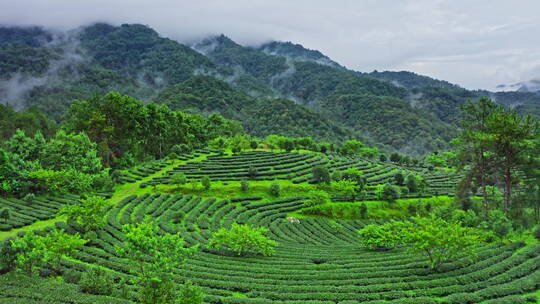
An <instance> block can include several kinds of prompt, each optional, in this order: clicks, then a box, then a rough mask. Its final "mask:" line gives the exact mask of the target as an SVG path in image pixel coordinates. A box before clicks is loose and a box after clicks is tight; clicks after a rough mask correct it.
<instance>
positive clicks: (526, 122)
mask: <svg viewBox="0 0 540 304" xmlns="http://www.w3.org/2000/svg"><path fill="white" fill-rule="evenodd" d="M454 144H455V145H456V151H455V157H456V159H455V161H456V163H457V164H458V167H459V168H460V169H462V171H463V172H464V174H465V176H464V178H463V180H462V181H461V183H460V185H459V189H458V200H459V202H460V204H461V205H462V208H463V209H465V210H467V209H469V208H471V199H470V197H471V196H472V195H479V196H480V197H481V198H482V209H483V217H484V218H487V217H488V216H489V214H490V211H492V210H497V209H498V210H502V211H504V213H505V214H506V215H507V216H508V217H512V218H514V219H516V220H520V222H521V223H522V224H525V225H527V224H530V223H527V221H528V219H530V218H531V215H530V214H528V213H529V212H530V211H531V210H532V211H533V212H534V213H535V215H536V218H537V219H540V170H539V168H540V124H539V122H538V121H537V120H535V119H533V118H531V117H530V116H521V115H519V114H518V113H517V112H515V111H513V110H509V109H507V108H505V107H503V106H501V105H498V104H495V103H494V102H492V101H491V100H490V99H488V98H481V99H480V100H478V101H477V102H471V103H468V104H467V105H466V106H464V107H463V120H462V131H461V133H460V136H459V137H458V138H457V139H456V140H454ZM501 190H502V200H499V199H498V198H500V197H501V195H500V194H499V193H500V192H499V191H501ZM518 222H519V221H518Z"/></svg>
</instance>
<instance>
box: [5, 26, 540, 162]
mask: <svg viewBox="0 0 540 304" xmlns="http://www.w3.org/2000/svg"><path fill="white" fill-rule="evenodd" d="M0 77H1V80H0V103H2V104H10V105H12V106H13V107H14V108H15V109H21V108H23V107H27V106H31V105H34V106H35V107H36V109H40V110H42V111H44V112H45V113H46V114H47V115H48V116H49V117H51V118H52V119H54V120H55V121H57V122H59V121H62V120H63V119H64V118H65V113H66V111H67V108H68V107H69V105H70V104H72V103H73V101H74V100H77V99H81V100H84V99H88V98H91V97H92V96H94V95H96V94H98V95H103V94H106V93H108V92H110V91H117V92H120V93H122V94H128V95H130V96H133V97H135V98H137V99H139V100H142V101H144V102H149V101H156V102H158V103H163V104H166V105H168V106H169V107H170V108H172V109H174V110H179V109H181V110H183V111H186V112H190V113H202V114H205V115H208V114H210V113H215V112H219V113H221V114H223V115H224V116H225V117H226V118H230V119H235V120H239V121H241V122H242V123H243V124H244V127H245V129H246V130H247V131H248V132H249V133H251V134H252V135H256V136H266V135H268V134H271V133H281V134H284V135H289V136H312V137H314V138H316V139H318V140H323V141H330V142H335V141H339V140H341V139H344V138H357V139H363V140H367V141H371V142H374V143H377V144H379V146H380V147H385V148H387V149H389V150H398V151H400V152H405V153H410V154H415V155H422V154H426V153H429V152H432V151H435V150H440V149H445V148H447V147H448V140H449V139H451V138H452V137H453V136H455V134H456V132H457V129H458V128H457V121H458V119H459V115H460V107H461V106H462V105H463V104H464V103H465V102H466V101H467V100H468V99H476V98H479V97H481V96H486V95H487V96H489V97H491V98H493V99H494V100H495V101H496V102H499V103H501V104H504V105H506V106H509V107H516V109H517V110H518V111H519V112H521V113H532V114H538V113H539V112H540V96H538V95H536V94H534V93H525V92H502V93H492V92H488V91H469V90H465V89H463V88H460V87H459V86H457V85H453V84H451V83H448V82H446V81H442V80H437V79H433V78H429V77H426V76H422V75H417V74H415V73H411V72H406V71H402V72H377V71H374V72H371V73H362V72H357V71H352V70H348V69H346V68H344V67H342V66H341V65H339V64H338V63H336V62H334V61H332V60H331V59H330V58H329V57H327V56H325V55H324V54H322V53H321V52H319V51H316V50H309V49H306V48H304V47H303V46H301V45H299V44H294V43H292V42H276V41H274V42H268V43H266V44H263V45H261V46H259V47H246V46H242V45H239V44H237V43H235V42H234V41H232V40H231V39H229V38H228V37H226V36H225V35H220V36H215V37H210V38H207V39H204V40H202V41H201V42H199V43H196V44H194V45H192V46H191V47H189V46H187V45H184V44H182V43H179V42H177V41H174V40H171V39H168V38H164V37H161V36H160V35H159V34H158V33H157V32H156V31H154V30H153V29H151V28H149V27H148V26H144V25H140V24H124V25H121V26H112V25H109V24H103V23H98V24H94V25H91V26H87V27H85V28H81V29H78V30H75V31H71V32H51V31H47V30H44V29H41V28H37V27H32V28H14V27H4V28H0ZM279 117H281V118H287V119H281V120H280V121H279V122H277V121H275V120H276V119H277V118H279Z"/></svg>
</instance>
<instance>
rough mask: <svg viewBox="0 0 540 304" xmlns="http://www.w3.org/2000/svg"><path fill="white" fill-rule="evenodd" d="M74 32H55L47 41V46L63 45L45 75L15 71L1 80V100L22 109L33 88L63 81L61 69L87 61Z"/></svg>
mask: <svg viewBox="0 0 540 304" xmlns="http://www.w3.org/2000/svg"><path fill="white" fill-rule="evenodd" d="M74 33H75V32H74V31H71V32H69V33H54V34H55V36H54V37H53V39H52V40H51V41H49V42H46V45H47V46H50V47H53V46H56V47H61V57H60V58H59V59H57V60H52V61H51V62H50V63H49V67H48V68H47V71H45V73H43V75H40V76H37V77H36V76H29V75H23V74H21V73H15V74H13V75H12V76H11V77H10V78H9V79H7V80H0V101H2V100H6V101H9V103H10V105H11V106H13V108H14V109H16V110H20V109H22V108H23V107H24V106H25V105H24V104H23V100H24V99H25V95H26V94H27V93H29V92H30V91H31V90H32V89H34V88H36V87H39V86H43V85H45V84H53V83H55V82H57V81H61V80H60V79H59V77H58V72H59V71H60V70H62V69H63V68H65V67H67V66H70V65H74V64H77V63H80V62H84V61H86V59H85V57H84V55H83V54H81V53H80V47H79V43H80V41H79V40H78V39H75V38H73V34H74ZM74 71H75V70H73V72H74ZM72 77H78V75H72Z"/></svg>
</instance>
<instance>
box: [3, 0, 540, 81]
mask: <svg viewBox="0 0 540 304" xmlns="http://www.w3.org/2000/svg"><path fill="white" fill-rule="evenodd" d="M539 15H540V1H539V0H513V1H508V0H504V1H503V0H350V1H348V0H332V1H322V0H264V1H262V0H200V1H197V0H190V1H186V0H165V1H158V0H156V1H152V0H129V1H128V0H122V1H120V0H107V1H105V0H91V1H90V0H46V1H45V0H1V2H0V23H4V24H16V25H42V26H46V27H53V28H58V29H71V28H75V27H78V26H80V25H85V24H89V23H92V22H96V21H106V22H110V23H113V24H121V23H143V24H147V25H149V26H151V27H152V28H154V29H156V30H157V31H158V32H159V33H160V34H161V35H162V36H166V37H169V38H172V39H176V40H179V41H181V42H188V41H193V40H196V39H200V38H202V37H204V36H208V35H211V34H218V33H224V34H225V35H227V36H229V37H231V38H232V39H233V40H235V41H237V42H239V43H240V44H244V45H255V44H260V43H263V42H266V41H269V40H282V41H292V42H295V43H300V44H302V45H304V46H305V47H307V48H310V49H317V50H320V51H321V52H323V53H324V54H326V55H328V56H329V57H330V58H332V59H333V60H335V61H337V62H339V63H340V64H342V65H345V66H346V67H348V68H350V69H354V70H358V71H363V72H369V71H372V70H374V69H376V70H379V71H382V70H409V71H413V72H416V73H419V74H424V75H428V76H432V77H435V78H439V79H444V80H448V81H450V82H453V83H457V84H459V85H461V86H463V87H466V88H469V89H476V88H482V89H494V88H495V86H496V85H498V84H512V83H516V82H519V81H526V80H530V79H533V78H540V17H539Z"/></svg>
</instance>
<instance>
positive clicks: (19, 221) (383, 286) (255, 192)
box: [0, 150, 540, 304]
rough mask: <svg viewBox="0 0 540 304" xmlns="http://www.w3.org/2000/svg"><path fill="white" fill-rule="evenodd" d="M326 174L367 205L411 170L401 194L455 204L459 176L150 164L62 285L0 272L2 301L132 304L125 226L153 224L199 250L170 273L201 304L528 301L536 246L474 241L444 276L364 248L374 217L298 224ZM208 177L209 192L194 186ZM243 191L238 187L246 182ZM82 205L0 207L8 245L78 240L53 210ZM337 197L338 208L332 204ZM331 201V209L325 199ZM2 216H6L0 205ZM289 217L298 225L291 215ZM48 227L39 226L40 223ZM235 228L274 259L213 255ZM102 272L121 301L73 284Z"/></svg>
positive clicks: (224, 163) (281, 160)
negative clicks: (418, 186)
mask: <svg viewBox="0 0 540 304" xmlns="http://www.w3.org/2000/svg"><path fill="white" fill-rule="evenodd" d="M319 165H324V166H326V167H328V168H329V169H330V170H332V171H336V170H342V171H343V170H346V169H348V168H351V167H354V168H357V169H358V170H360V171H361V172H362V173H363V175H364V177H366V182H367V183H366V188H365V189H366V195H365V197H364V200H365V203H366V204H367V205H368V206H370V200H375V199H377V195H378V194H377V191H378V190H379V189H380V186H381V185H384V184H387V183H391V182H392V180H393V178H394V175H396V174H397V173H398V172H400V173H402V174H404V175H408V174H416V175H419V176H421V177H423V179H424V180H425V182H426V185H427V186H426V188H425V189H424V190H423V192H422V193H409V194H407V195H406V196H405V199H407V198H411V199H412V198H418V197H424V198H425V200H426V201H429V199H430V197H432V196H435V195H439V196H440V195H445V196H452V195H454V191H455V188H456V181H457V180H458V178H459V177H458V176H457V175H456V174H455V173H453V171H444V170H429V169H428V168H421V167H400V166H398V165H395V164H393V163H390V162H376V161H372V160H368V159H360V158H347V157H342V156H333V155H326V154H321V153H290V152H270V151H259V150H257V151H250V152H243V153H239V154H235V155H230V154H223V155H220V154H218V153H216V152H214V151H211V150H200V151H197V152H196V153H193V154H186V155H181V156H179V157H178V159H174V160H163V161H153V162H150V163H147V164H145V165H142V166H138V167H136V168H132V169H130V170H126V171H124V172H122V173H121V174H120V176H119V179H120V184H119V185H117V186H116V188H115V192H114V193H108V194H101V195H103V196H105V197H109V201H110V202H112V204H111V205H110V206H109V207H108V208H107V210H106V215H105V219H106V225H105V227H104V228H103V229H100V230H99V231H98V232H97V237H96V238H95V239H94V240H91V241H90V242H88V243H87V244H86V245H84V247H82V249H81V250H80V251H78V252H76V253H74V254H73V256H72V257H71V258H69V259H63V260H62V262H61V272H62V273H63V274H64V279H63V281H65V282H55V281H51V280H48V279H38V278H29V277H26V276H20V275H15V274H7V275H2V276H0V282H1V284H0V303H130V302H131V300H133V299H135V297H136V292H137V290H136V287H135V286H134V285H132V284H131V283H130V279H133V278H134V277H133V272H132V271H131V270H130V268H129V263H128V261H127V260H126V259H125V258H124V257H122V256H121V255H119V254H118V252H117V250H116V247H117V246H120V247H121V246H122V242H123V241H124V240H125V235H124V233H123V232H122V227H123V225H126V224H130V223H138V222H142V221H143V220H144V219H145V218H146V217H149V218H150V219H152V220H153V221H154V222H155V223H157V225H158V226H159V228H160V230H161V231H162V232H166V233H180V235H181V236H182V238H183V239H184V240H185V243H186V244H185V245H186V246H192V245H197V244H202V245H201V247H199V248H198V249H197V251H196V253H195V254H194V255H193V256H192V257H190V258H189V259H188V260H187V261H186V263H185V264H183V265H182V266H181V267H180V268H178V269H176V270H175V271H174V273H173V274H174V280H175V282H176V283H179V284H182V283H183V282H185V281H186V280H191V281H192V282H193V283H194V284H196V285H198V286H200V287H201V288H202V291H203V293H204V301H205V303H215V304H218V303H231V304H233V303H234V304H242V303H246V304H247V303H251V304H263V303H309V304H336V303H341V304H354V303H381V304H382V303H415V304H416V303H419V304H422V303H434V304H436V303H535V302H536V298H535V297H534V294H535V293H536V291H537V290H539V289H540V244H538V243H536V244H534V243H528V244H527V243H525V242H522V241H517V242H493V243H489V244H484V245H480V247H479V248H478V250H477V257H476V258H475V259H470V257H468V256H460V257H459V258H457V259H455V260H454V261H452V262H449V263H445V264H443V265H442V267H441V269H440V270H439V271H436V272H434V271H432V270H430V269H429V268H427V266H426V261H425V258H424V257H422V256H420V255H415V254H412V253H410V252H409V251H406V250H405V249H404V248H397V249H394V250H388V251H369V250H367V249H364V248H361V247H360V246H359V242H360V238H359V234H358V230H359V229H361V228H362V227H364V226H365V225H367V224H370V223H373V220H370V219H369V218H366V219H360V218H352V219H340V218H327V217H303V216H300V215H298V214H299V213H298V211H300V210H301V209H302V208H304V207H305V206H304V200H305V194H306V191H307V190H308V189H311V188H312V187H314V186H313V185H312V184H310V183H311V182H312V180H311V178H312V177H311V172H312V169H313V167H315V166H319ZM179 172H181V173H183V174H184V175H185V176H186V178H187V180H188V183H187V184H185V185H175V184H174V182H173V179H172V176H173V175H174V174H176V173H179ZM204 176H207V177H209V178H210V180H211V181H212V188H211V189H208V190H204V189H200V188H197V187H198V186H195V183H194V184H193V185H189V182H190V181H193V182H198V181H199V180H200V179H201V178H202V177H204ZM245 179H247V180H249V183H250V185H249V190H246V191H241V190H240V183H241V181H242V180H245ZM271 181H276V182H277V183H279V184H280V185H281V187H282V193H281V194H280V195H279V197H274V196H272V195H268V194H267V193H266V191H265V190H264V189H266V188H267V186H268V185H269V183H271ZM78 199H79V197H76V196H65V197H43V198H42V197H39V198H35V199H33V200H32V201H22V200H17V199H0V207H4V208H9V210H10V211H11V216H10V218H9V220H7V221H5V222H3V223H2V224H0V229H1V230H4V233H6V234H0V237H2V238H7V237H12V236H14V234H17V232H20V231H30V230H35V229H38V230H41V232H40V233H46V232H47V231H49V230H51V229H52V227H53V226H56V227H57V228H61V229H64V230H65V231H67V232H68V233H72V232H73V233H74V232H75V230H74V227H72V226H70V225H68V224H66V223H65V222H64V221H63V219H62V218H60V217H57V215H56V213H57V211H58V210H59V208H60V207H61V206H63V205H65V204H74V203H76V202H77V201H78ZM334 200H341V198H339V197H334ZM330 204H332V203H330ZM0 209H1V208H0ZM291 215H293V216H296V217H298V219H297V220H296V221H289V220H287V217H289V216H291ZM43 220H48V223H49V224H50V227H48V228H45V229H42V227H41V226H39V225H37V223H39V222H38V221H43ZM233 223H239V224H249V225H251V226H256V227H266V228H268V236H269V237H270V238H271V239H272V240H275V241H277V242H278V243H279V245H278V246H277V248H276V252H275V254H274V255H272V256H267V257H265V256H256V255H248V256H237V255H235V254H232V253H230V252H226V251H221V250H213V249H208V248H206V247H205V246H204V245H205V244H207V243H208V240H209V238H210V237H211V235H212V233H213V232H215V231H217V230H219V229H221V228H230V227H231V226H232V225H233ZM95 265H99V266H101V267H102V269H105V271H106V272H107V273H109V274H110V275H111V277H112V278H113V279H114V281H116V282H127V283H126V285H125V291H124V293H125V295H127V299H120V298H113V297H105V296H94V295H89V294H85V293H81V292H80V291H79V289H78V287H77V284H79V283H80V276H81V275H82V274H83V273H84V272H85V271H87V269H88V268H89V267H92V266H95Z"/></svg>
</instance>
